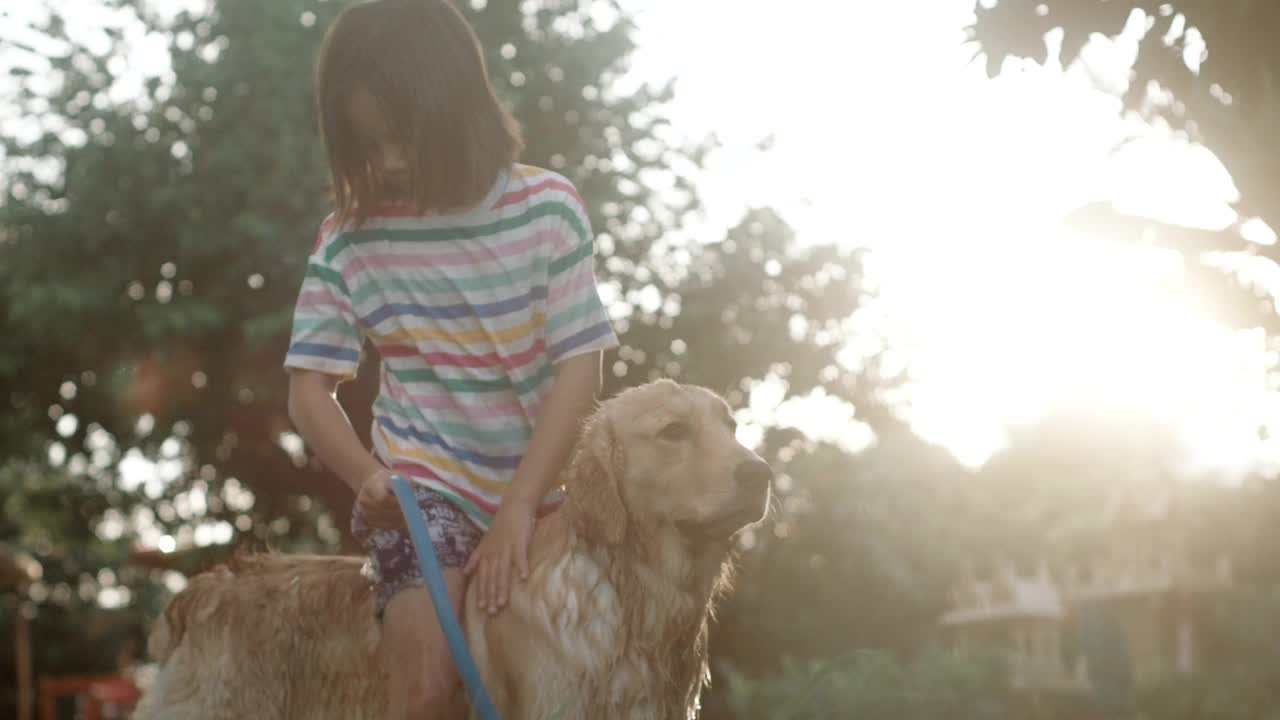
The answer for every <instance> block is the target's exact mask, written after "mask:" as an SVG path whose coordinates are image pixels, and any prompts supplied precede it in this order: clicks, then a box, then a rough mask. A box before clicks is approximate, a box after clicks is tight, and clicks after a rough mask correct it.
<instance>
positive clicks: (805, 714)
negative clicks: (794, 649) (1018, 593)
mask: <svg viewBox="0 0 1280 720" xmlns="http://www.w3.org/2000/svg"><path fill="white" fill-rule="evenodd" d="M1003 678H1004V666H1003V664H1002V663H1001V661H1000V658H999V657H998V656H996V655H992V654H985V653H984V654H975V655H974V656H971V657H965V658H961V657H957V656H955V655H952V654H949V653H946V652H942V651H936V650H935V651H931V652H927V653H925V654H922V655H921V656H920V657H919V658H917V659H916V660H914V661H913V662H911V663H910V664H909V665H906V666H903V665H901V664H899V663H898V662H897V661H896V660H894V658H893V656H892V655H890V654H888V653H885V652H882V651H860V652H855V653H852V654H850V655H842V656H838V657H833V658H819V659H813V660H808V661H803V662H802V661H796V660H791V659H789V658H788V659H785V660H784V661H783V663H782V669H781V670H780V671H779V672H778V673H777V674H776V675H774V676H772V677H770V678H769V679H767V680H765V681H762V682H761V681H757V682H752V681H749V680H746V679H744V678H742V677H741V676H738V675H731V676H730V678H729V680H730V682H729V689H728V698H729V704H730V705H731V706H732V708H733V711H734V717H737V718H741V719H742V720H757V719H758V720H818V719H819V718H859V720H933V719H934V718H944V717H945V718H952V719H954V720H1003V718H1007V717H1010V715H1008V714H1007V711H1006V708H1005V693H1004V690H1005V686H1004V679H1003Z"/></svg>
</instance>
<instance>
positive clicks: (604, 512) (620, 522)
mask: <svg viewBox="0 0 1280 720" xmlns="http://www.w3.org/2000/svg"><path fill="white" fill-rule="evenodd" d="M623 462H624V457H623V453H622V446H621V445H620V444H619V443H618V442H617V441H616V437H615V436H614V432H613V423H612V422H610V421H609V418H608V417H606V416H605V415H604V414H603V413H597V414H596V416H595V417H593V418H592V419H591V420H590V421H589V422H588V423H587V425H586V427H585V429H584V430H583V433H582V437H581V439H580V440H579V442H578V447H577V450H576V451H575V452H574V455H573V461H572V462H571V463H570V465H569V472H568V473H567V474H566V476H565V483H564V486H565V494H566V495H567V496H568V501H569V504H570V510H571V513H572V517H573V522H574V524H575V525H576V526H577V528H578V530H579V532H581V533H582V535H583V536H584V537H586V539H587V540H589V541H591V542H595V543H599V544H602V545H616V544H618V543H620V542H622V538H623V537H624V536H625V535H626V532H627V510H626V507H625V506H624V505H623V504H622V495H621V490H620V488H619V487H618V480H619V478H620V477H621V475H622V467H623Z"/></svg>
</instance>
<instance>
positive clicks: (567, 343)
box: [546, 191, 619, 363]
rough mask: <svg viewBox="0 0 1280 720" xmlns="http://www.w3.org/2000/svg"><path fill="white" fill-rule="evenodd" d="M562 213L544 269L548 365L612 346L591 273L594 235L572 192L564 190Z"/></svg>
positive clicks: (612, 336) (611, 333)
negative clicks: (545, 277) (565, 208)
mask: <svg viewBox="0 0 1280 720" xmlns="http://www.w3.org/2000/svg"><path fill="white" fill-rule="evenodd" d="M564 203H565V206H566V207H567V209H568V212H566V213H564V216H563V218H562V220H563V222H562V224H561V229H562V233H561V237H560V240H561V242H560V243H558V244H557V246H556V249H555V252H554V253H553V254H552V257H551V260H550V263H549V264H548V267H547V318H546V336H547V355H548V356H549V357H550V358H551V362H552V363H559V362H563V361H565V360H568V359H569V358H571V357H574V356H575V355H581V354H583V353H588V352H593V351H600V350H608V349H610V348H614V347H617V346H618V344H619V343H618V336H617V335H616V334H615V333H614V331H613V326H612V325H611V324H610V322H609V315H608V312H607V311H606V310H605V307H604V303H603V302H601V300H600V292H599V289H598V288H597V287H596V277H595V237H594V235H593V233H592V231H591V222H590V220H589V219H588V218H587V213H586V211H585V209H584V208H583V207H582V200H581V198H579V197H578V194H577V192H572V191H570V192H567V193H566V197H565V200H564Z"/></svg>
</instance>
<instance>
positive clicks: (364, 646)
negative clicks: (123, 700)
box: [134, 554, 386, 720]
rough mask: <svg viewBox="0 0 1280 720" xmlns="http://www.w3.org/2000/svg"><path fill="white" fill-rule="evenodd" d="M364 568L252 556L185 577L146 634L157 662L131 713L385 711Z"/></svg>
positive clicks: (176, 719)
mask: <svg viewBox="0 0 1280 720" xmlns="http://www.w3.org/2000/svg"><path fill="white" fill-rule="evenodd" d="M361 564H362V560H361V559H359V558H352V557H317V556H310V557H308V556H286V555H271V554H267V555H249V556H242V557H238V558H236V559H235V560H233V561H232V562H230V563H228V564H227V565H224V566H219V567H217V568H215V569H213V570H210V571H208V572H204V573H201V574H199V575H196V576H195V577H193V578H191V581H190V583H189V584H188V586H187V587H186V589H184V590H183V591H182V592H180V593H178V594H177V595H176V596H175V597H174V598H173V600H172V601H170V603H169V605H168V607H167V608H166V609H165V612H164V614H163V615H162V616H161V617H160V619H159V620H158V621H157V622H156V624H155V627H154V628H153V630H152V633H151V637H150V639H149V640H148V650H149V652H150V654H151V657H152V659H153V660H155V661H156V662H158V663H159V666H160V667H159V672H158V673H157V676H156V679H155V682H154V684H153V686H152V687H151V688H150V689H149V690H148V691H147V693H146V696H145V697H144V698H143V700H142V702H141V704H140V705H139V707H138V710H137V712H136V714H135V716H134V717H135V718H136V720H171V719H172V720H185V719H186V718H193V719H194V718H201V719H204V720H221V719H222V718H227V720H231V719H232V718H235V719H236V720H240V719H242V718H263V719H264V720H270V719H275V718H303V717H305V718H316V719H317V720H323V719H325V718H335V719H336V718H344V719H347V718H364V717H367V718H381V717H384V716H385V714H386V713H385V709H384V705H385V693H384V692H383V687H382V684H381V682H379V681H382V682H385V672H384V671H383V668H382V661H381V658H380V657H379V654H378V636H379V632H380V628H379V624H378V623H377V621H376V620H375V619H374V615H373V597H372V593H371V591H370V588H369V583H368V581H367V580H366V579H365V578H363V577H362V576H361V574H360V567H361ZM353 677H358V678H361V679H362V680H363V682H351V680H352V678H353Z"/></svg>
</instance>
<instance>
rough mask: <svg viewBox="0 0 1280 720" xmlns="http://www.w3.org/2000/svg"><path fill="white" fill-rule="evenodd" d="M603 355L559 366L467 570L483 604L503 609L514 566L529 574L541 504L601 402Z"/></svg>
mask: <svg viewBox="0 0 1280 720" xmlns="http://www.w3.org/2000/svg"><path fill="white" fill-rule="evenodd" d="M602 355H603V353H601V352H599V351H593V352H586V353H582V354H580V355H576V356H574V357H572V358H569V359H568V360H565V361H564V362H562V363H560V364H558V365H557V366H556V375H555V381H554V382H553V383H552V386H551V392H550V393H549V394H548V396H547V399H546V401H545V402H544V403H543V405H542V408H541V409H540V410H539V411H538V418H537V421H536V423H535V424H534V429H533V436H532V437H531V438H530V440H529V447H528V450H526V452H525V455H524V457H523V458H522V459H521V461H520V464H519V465H518V466H517V467H516V472H515V476H514V477H513V478H512V480H511V484H510V485H509V486H508V487H507V490H506V492H505V493H504V494H503V496H502V505H501V506H500V507H499V508H498V513H497V515H496V516H494V519H493V525H492V526H491V527H490V528H489V531H488V532H487V533H486V534H485V536H484V540H482V541H481V542H480V545H478V546H477V547H476V549H475V551H474V552H472V553H471V557H470V558H468V560H467V565H466V567H465V568H464V572H465V573H466V574H467V575H471V574H472V573H473V572H476V573H478V574H477V576H476V578H475V584H476V586H477V588H478V592H477V593H476V599H477V602H478V603H479V605H480V607H481V608H483V609H487V610H489V611H490V612H497V611H498V610H500V609H501V608H502V607H503V606H505V605H506V603H507V593H508V589H509V588H510V581H511V572H512V571H513V570H514V571H515V572H517V573H519V574H520V578H521V579H522V580H523V579H525V578H527V577H528V576H529V540H530V538H531V537H532V536H533V525H534V518H535V516H536V513H537V509H538V505H539V504H541V502H542V499H543V497H544V496H546V494H547V493H548V492H549V491H550V490H551V488H552V487H554V486H555V485H556V482H557V481H558V480H559V479H560V472H561V470H563V468H564V466H565V464H566V463H567V462H568V460H569V455H570V454H571V453H572V452H573V448H574V445H575V444H576V443H577V440H578V431H579V429H580V428H581V425H582V422H583V420H585V419H586V417H587V415H588V414H590V412H591V410H592V408H593V406H594V405H595V400H596V394H597V393H598V392H599V391H600V384H601V377H600V364H601V358H602Z"/></svg>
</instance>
